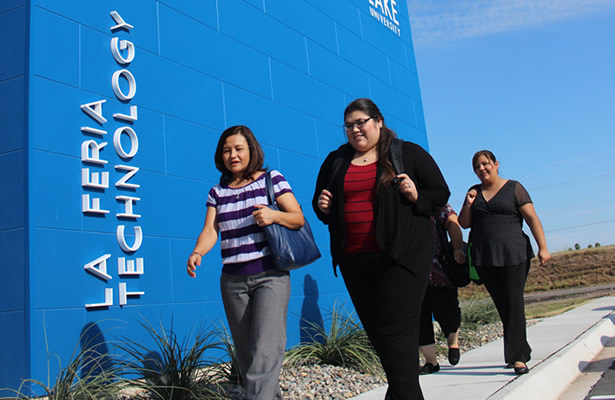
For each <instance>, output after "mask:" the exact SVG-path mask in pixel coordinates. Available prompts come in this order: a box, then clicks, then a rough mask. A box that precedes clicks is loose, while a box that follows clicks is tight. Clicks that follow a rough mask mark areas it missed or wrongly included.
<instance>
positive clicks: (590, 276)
mask: <svg viewBox="0 0 615 400" xmlns="http://www.w3.org/2000/svg"><path fill="white" fill-rule="evenodd" d="M611 283H615V245H611V246H603V247H597V248H592V249H582V250H571V251H563V252H559V253H554V254H552V259H551V261H550V262H549V263H548V264H547V265H546V266H544V267H539V266H538V261H537V260H536V259H534V260H532V267H531V269H530V275H529V277H528V280H527V284H526V286H525V293H526V294H528V293H539V292H548V291H552V290H560V289H572V288H582V287H592V286H600V285H606V284H611ZM488 296H489V295H488V293H487V291H486V290H485V287H484V285H480V286H478V285H475V284H473V283H471V284H470V285H468V286H466V287H465V288H461V289H459V297H460V299H461V301H463V300H467V299H471V298H475V299H476V298H483V297H488ZM591 297H592V295H591V293H588V294H584V295H581V296H576V297H566V298H560V299H556V300H546V301H540V302H535V303H534V302H533V303H531V304H528V305H527V306H526V313H527V315H528V317H529V318H532V317H546V316H550V315H554V314H558V313H560V312H564V311H567V310H568V309H570V308H573V307H575V306H577V305H579V304H581V303H583V302H585V301H587V300H588V298H591Z"/></svg>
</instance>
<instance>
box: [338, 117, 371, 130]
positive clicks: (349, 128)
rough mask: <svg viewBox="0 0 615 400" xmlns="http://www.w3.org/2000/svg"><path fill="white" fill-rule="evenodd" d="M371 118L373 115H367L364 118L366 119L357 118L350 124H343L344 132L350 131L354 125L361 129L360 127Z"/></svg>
mask: <svg viewBox="0 0 615 400" xmlns="http://www.w3.org/2000/svg"><path fill="white" fill-rule="evenodd" d="M372 118H374V117H369V118H366V119H360V120H357V121H355V122H353V123H352V124H344V126H343V129H344V131H346V132H352V131H353V130H354V128H355V127H357V128H359V129H361V128H363V127H364V126H365V124H367V121H369V120H370V119H372Z"/></svg>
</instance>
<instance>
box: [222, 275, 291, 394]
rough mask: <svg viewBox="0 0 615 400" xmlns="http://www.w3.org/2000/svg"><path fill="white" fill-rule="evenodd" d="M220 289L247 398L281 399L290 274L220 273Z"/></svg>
mask: <svg viewBox="0 0 615 400" xmlns="http://www.w3.org/2000/svg"><path fill="white" fill-rule="evenodd" d="M220 289H221V292H222V301H223V302H224V311H225V312H226V318H227V320H228V324H229V328H230V330H231V335H232V336H233V343H234V344H235V350H236V351H237V358H238V360H239V369H240V371H241V377H242V378H243V382H244V385H245V388H246V398H247V399H248V400H274V399H282V394H281V392H280V370H281V369H282V361H283V360H284V351H285V348H286V314H287V311H288V299H289V297H290V275H289V273H288V272H280V271H276V270H268V271H265V272H262V273H260V274H256V275H230V274H225V273H222V276H221V277H220Z"/></svg>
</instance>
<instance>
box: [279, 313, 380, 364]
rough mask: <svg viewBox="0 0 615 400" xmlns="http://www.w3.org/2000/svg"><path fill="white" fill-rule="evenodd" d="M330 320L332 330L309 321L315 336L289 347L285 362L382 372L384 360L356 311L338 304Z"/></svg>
mask: <svg viewBox="0 0 615 400" xmlns="http://www.w3.org/2000/svg"><path fill="white" fill-rule="evenodd" d="M327 321H329V324H330V328H329V330H328V331H327V330H326V329H325V328H324V327H322V326H320V325H318V324H314V323H310V322H307V324H309V325H310V327H311V329H309V331H310V336H311V340H310V341H309V342H306V343H300V344H299V345H297V346H295V347H293V348H292V349H290V350H288V351H287V352H286V359H285V364H286V365H289V366H295V365H305V364H328V365H335V366H342V367H346V368H351V369H354V370H356V371H359V372H363V373H369V374H373V375H380V376H382V369H381V367H380V360H379V358H378V356H377V354H376V352H375V350H374V349H373V347H372V345H371V343H370V341H369V339H368V338H367V335H366V334H365V331H364V330H363V328H362V327H361V326H360V324H359V323H358V322H357V321H355V319H354V318H353V315H351V314H348V313H347V312H346V311H345V310H344V309H343V308H340V307H339V306H337V305H334V306H333V310H332V311H331V313H330V314H329V316H328V318H327ZM325 325H326V324H325Z"/></svg>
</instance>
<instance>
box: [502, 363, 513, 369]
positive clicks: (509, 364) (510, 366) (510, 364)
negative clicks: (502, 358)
mask: <svg viewBox="0 0 615 400" xmlns="http://www.w3.org/2000/svg"><path fill="white" fill-rule="evenodd" d="M514 366H515V364H513V363H506V366H505V367H504V368H508V369H510V368H513V367H514Z"/></svg>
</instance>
